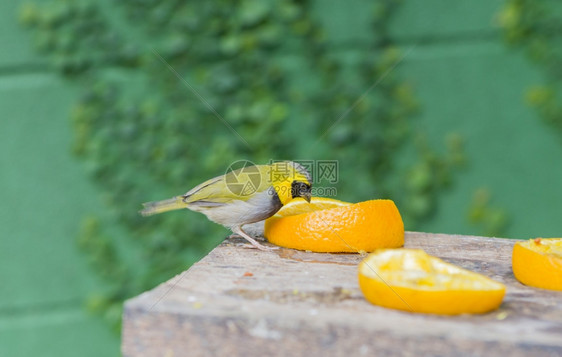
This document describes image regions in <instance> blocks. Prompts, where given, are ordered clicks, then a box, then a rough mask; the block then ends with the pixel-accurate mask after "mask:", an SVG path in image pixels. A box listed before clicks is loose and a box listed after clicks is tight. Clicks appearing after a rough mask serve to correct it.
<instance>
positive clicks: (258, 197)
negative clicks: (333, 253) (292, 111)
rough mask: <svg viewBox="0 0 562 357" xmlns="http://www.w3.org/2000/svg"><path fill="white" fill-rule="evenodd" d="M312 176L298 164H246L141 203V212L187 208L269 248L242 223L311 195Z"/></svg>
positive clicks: (259, 218) (252, 242) (272, 213)
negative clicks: (177, 193)
mask: <svg viewBox="0 0 562 357" xmlns="http://www.w3.org/2000/svg"><path fill="white" fill-rule="evenodd" d="M311 184H312V178H311V175H310V173H309V172H308V171H307V170H306V169H305V168H304V167H303V166H302V165H300V164H298V163H296V162H293V161H280V162H275V163H272V164H270V165H248V166H244V167H242V168H240V169H237V170H233V171H228V172H227V173H225V174H224V175H221V176H217V177H215V178H212V179H210V180H207V181H205V182H203V183H202V184H200V185H198V186H196V187H194V188H192V189H191V190H189V191H188V192H187V193H185V194H183V195H181V196H176V197H172V198H170V199H167V200H163V201H155V202H147V203H144V204H143V206H144V209H143V210H142V211H140V213H141V214H142V215H143V216H150V215H153V214H157V213H162V212H167V211H173V210H178V209H182V208H187V209H190V210H192V211H196V212H201V213H203V214H204V215H206V216H207V218H208V219H210V220H211V221H213V222H215V223H218V224H221V225H223V226H225V227H227V228H229V229H230V230H231V231H232V232H233V233H235V234H238V235H240V236H241V237H243V238H244V239H246V240H247V241H248V242H250V243H251V244H252V245H251V246H250V247H255V248H258V249H260V250H268V249H270V248H267V247H265V246H263V245H261V244H260V243H258V242H257V241H256V240H255V239H254V238H252V237H250V236H249V235H248V234H247V233H246V232H244V230H242V226H243V225H245V224H249V223H255V222H259V221H262V220H264V219H266V218H269V217H271V216H273V215H274V214H275V213H276V212H277V211H279V209H280V208H281V207H282V206H283V205H285V204H287V203H288V202H289V201H291V200H292V199H294V198H298V197H302V198H304V199H305V200H307V201H308V202H310V198H311Z"/></svg>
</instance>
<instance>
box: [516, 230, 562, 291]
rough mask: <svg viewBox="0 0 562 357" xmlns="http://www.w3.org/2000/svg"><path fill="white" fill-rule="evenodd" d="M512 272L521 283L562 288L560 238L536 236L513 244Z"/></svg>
mask: <svg viewBox="0 0 562 357" xmlns="http://www.w3.org/2000/svg"><path fill="white" fill-rule="evenodd" d="M511 263H512V267H513V274H514V275H515V277H516V278H517V280H519V281H520V282H521V283H523V284H525V285H529V286H534V287H537V288H543V289H550V290H562V238H546V239H545V238H536V239H531V240H528V241H526V242H520V243H516V244H515V245H514V246H513V255H512V258H511Z"/></svg>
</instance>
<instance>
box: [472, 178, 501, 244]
mask: <svg viewBox="0 0 562 357" xmlns="http://www.w3.org/2000/svg"><path fill="white" fill-rule="evenodd" d="M468 218H469V220H470V222H471V223H472V224H474V225H476V226H478V227H480V229H481V231H482V232H483V235H485V236H488V237H500V236H501V233H502V232H504V230H505V229H506V227H507V225H508V223H509V216H508V214H507V211H506V210H505V209H503V208H501V207H496V206H492V195H491V193H490V190H488V189H486V188H480V189H478V190H476V191H475V192H474V195H473V197H472V202H471V204H470V207H469V211H468Z"/></svg>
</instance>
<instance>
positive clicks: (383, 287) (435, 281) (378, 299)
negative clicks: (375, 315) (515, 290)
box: [358, 249, 505, 315]
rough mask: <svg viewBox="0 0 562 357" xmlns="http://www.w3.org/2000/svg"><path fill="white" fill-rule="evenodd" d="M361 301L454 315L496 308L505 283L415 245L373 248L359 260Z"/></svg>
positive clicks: (407, 309) (412, 310)
mask: <svg viewBox="0 0 562 357" xmlns="http://www.w3.org/2000/svg"><path fill="white" fill-rule="evenodd" d="M358 275H359V287H360V288H361V291H362V292H363V295H364V296H365V298H366V299H367V301H369V302H371V303H372V304H375V305H380V306H384V307H388V308H392V309H399V310H406V311H411V312H421V313H432V314H442V315H457V314H465V313H485V312H488V311H491V310H494V309H496V308H497V307H498V306H499V305H500V304H501V302H502V300H503V297H504V295H505V286H504V285H503V284H501V283H498V282H496V281H494V280H492V279H489V278H487V277H485V276H483V275H481V274H477V273H474V272H471V271H469V270H465V269H462V268H460V267H458V266H456V265H453V264H449V263H446V262H444V261H442V260H441V259H439V258H436V257H432V256H430V255H428V254H427V253H425V252H424V251H423V250H419V249H379V250H377V251H376V252H374V253H372V254H370V255H369V256H368V257H367V258H365V259H363V261H362V262H361V263H360V264H359V274H358Z"/></svg>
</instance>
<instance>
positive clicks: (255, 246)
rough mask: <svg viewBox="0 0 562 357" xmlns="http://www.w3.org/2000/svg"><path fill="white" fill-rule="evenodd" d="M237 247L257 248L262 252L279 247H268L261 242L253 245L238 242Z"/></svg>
mask: <svg viewBox="0 0 562 357" xmlns="http://www.w3.org/2000/svg"><path fill="white" fill-rule="evenodd" d="M238 246H239V247H242V248H246V249H259V250H261V251H264V252H271V251H273V250H277V249H279V247H268V246H265V245H262V244H259V245H254V244H252V243H240V244H238Z"/></svg>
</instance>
